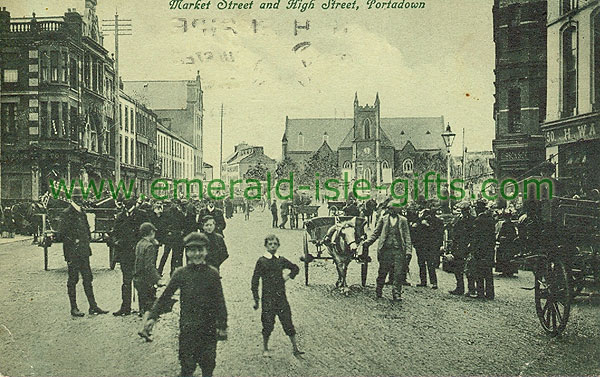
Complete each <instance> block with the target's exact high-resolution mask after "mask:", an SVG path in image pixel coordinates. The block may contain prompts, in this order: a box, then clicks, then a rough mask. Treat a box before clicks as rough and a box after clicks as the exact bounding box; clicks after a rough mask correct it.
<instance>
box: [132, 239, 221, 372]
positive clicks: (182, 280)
mask: <svg viewBox="0 0 600 377" xmlns="http://www.w3.org/2000/svg"><path fill="white" fill-rule="evenodd" d="M184 245H185V255H186V258H187V261H188V264H187V265H186V266H185V267H181V268H178V269H177V270H175V272H174V273H173V276H172V277H171V280H170V281H169V284H168V285H167V287H166V288H165V290H164V292H163V293H162V295H161V296H160V298H159V299H158V300H156V302H155V303H154V305H153V306H152V309H151V310H150V313H149V314H148V315H147V319H146V321H145V325H144V330H143V331H142V334H144V335H146V336H148V335H150V333H151V331H152V327H153V326H154V324H155V323H156V320H157V319H158V318H159V315H160V313H164V312H166V311H169V310H168V307H169V306H170V304H171V297H172V296H173V294H174V293H175V292H176V291H177V290H178V289H179V290H180V302H181V310H180V320H179V361H180V363H181V375H182V376H192V375H193V374H194V371H195V370H196V365H197V364H198V365H200V368H201V369H202V375H203V376H212V372H213V370H214V368H215V359H216V356H217V340H225V339H227V309H226V307H225V298H224V297H223V289H222V287H221V278H220V277H219V273H218V272H217V271H216V270H215V269H214V268H211V267H209V266H208V265H207V264H206V256H207V255H208V250H207V245H208V238H207V237H206V236H205V235H204V234H202V233H196V232H194V233H190V234H188V235H187V236H186V237H185V239H184ZM165 308H167V310H165ZM142 334H140V335H142ZM144 335H142V336H144Z"/></svg>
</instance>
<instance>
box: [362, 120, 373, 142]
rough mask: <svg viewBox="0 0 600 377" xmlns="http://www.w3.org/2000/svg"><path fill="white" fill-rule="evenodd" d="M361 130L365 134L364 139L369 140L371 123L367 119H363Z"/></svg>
mask: <svg viewBox="0 0 600 377" xmlns="http://www.w3.org/2000/svg"><path fill="white" fill-rule="evenodd" d="M363 130H364V132H365V139H370V138H371V121H369V119H365V121H364V122H363Z"/></svg>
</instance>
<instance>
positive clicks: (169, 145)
mask: <svg viewBox="0 0 600 377" xmlns="http://www.w3.org/2000/svg"><path fill="white" fill-rule="evenodd" d="M195 152H196V150H195V147H194V145H192V144H191V143H189V142H187V141H186V140H185V139H184V138H182V137H181V136H179V135H177V134H176V133H175V132H173V131H171V130H170V129H168V128H167V127H165V126H163V125H162V124H160V123H158V125H157V132H156V155H157V166H159V167H160V178H161V179H166V180H167V181H169V182H171V183H172V182H173V181H175V180H189V181H191V180H193V179H195V178H194V154H195ZM170 187H173V186H172V184H171V185H170ZM190 193H191V195H194V196H197V195H198V193H199V185H197V184H193V185H190Z"/></svg>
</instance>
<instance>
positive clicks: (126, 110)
mask: <svg viewBox="0 0 600 377" xmlns="http://www.w3.org/2000/svg"><path fill="white" fill-rule="evenodd" d="M125 131H126V132H129V108H128V107H127V106H125Z"/></svg>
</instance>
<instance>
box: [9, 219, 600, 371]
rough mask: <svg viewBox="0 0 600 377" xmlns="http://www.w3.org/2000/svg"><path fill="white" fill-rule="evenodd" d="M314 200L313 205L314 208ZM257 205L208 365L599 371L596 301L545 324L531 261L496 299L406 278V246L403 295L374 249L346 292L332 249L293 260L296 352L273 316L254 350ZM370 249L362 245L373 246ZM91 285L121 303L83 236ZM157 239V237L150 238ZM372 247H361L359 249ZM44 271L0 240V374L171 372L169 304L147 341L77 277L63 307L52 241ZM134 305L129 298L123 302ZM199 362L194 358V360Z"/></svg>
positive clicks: (231, 274) (174, 321) (228, 274)
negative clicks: (307, 263) (225, 330)
mask: <svg viewBox="0 0 600 377" xmlns="http://www.w3.org/2000/svg"><path fill="white" fill-rule="evenodd" d="M321 210H324V208H321ZM270 222H271V219H270V214H269V213H268V212H266V211H265V212H257V211H255V212H253V213H252V214H251V219H250V221H244V220H243V216H242V215H241V214H238V215H235V216H234V218H233V219H231V220H229V221H228V224H227V229H226V230H225V237H226V238H225V240H226V242H227V246H228V248H229V254H230V258H229V259H228V260H227V261H226V262H225V263H224V264H223V266H222V268H221V274H222V279H223V280H222V282H223V286H224V291H225V292H224V293H225V298H226V302H227V308H228V312H229V339H228V340H227V341H225V342H221V343H219V348H218V356H217V368H216V370H215V374H216V375H220V376H234V375H239V376H258V375H267V376H284V375H287V376H325V375H327V376H333V375H337V376H366V375H371V376H374V375H388V376H389V375H599V374H600V315H599V313H600V307H599V305H598V304H597V303H596V304H592V303H590V302H588V301H586V299H579V300H578V301H577V303H576V304H575V305H574V307H573V309H572V312H571V319H570V322H569V324H568V327H567V330H566V332H565V334H564V335H563V336H562V337H559V338H549V337H548V336H546V335H545V333H544V332H543V330H542V328H541V327H540V325H539V323H538V320H537V317H536V315H535V306H534V301H533V292H532V291H527V290H523V289H520V288H521V287H531V286H533V279H532V275H531V274H530V273H528V272H520V273H519V275H518V278H513V279H502V278H498V277H497V278H496V279H495V283H496V300H494V301H476V300H473V299H468V298H464V297H453V296H451V295H449V294H448V290H450V289H453V288H454V277H453V276H452V275H450V274H447V273H445V272H443V271H441V270H438V278H439V280H440V289H439V290H437V291H434V290H432V289H430V288H417V287H415V286H414V283H416V279H417V275H418V273H417V271H418V268H417V265H416V258H413V261H412V265H411V276H410V278H409V279H410V281H411V282H412V283H413V286H412V287H408V288H406V290H405V293H404V301H403V302H402V303H401V304H394V303H392V302H391V301H390V300H389V298H391V288H389V287H386V290H385V291H384V299H383V300H379V301H377V300H375V292H374V284H375V282H374V280H375V275H376V270H377V263H376V261H374V263H373V264H371V265H369V276H368V282H367V287H366V288H364V289H363V288H361V287H360V285H359V282H360V268H359V266H358V265H357V264H356V263H354V262H353V263H352V264H351V265H350V268H349V273H348V283H349V284H350V285H351V292H350V294H349V296H348V297H346V296H344V295H342V294H340V293H339V292H337V291H335V290H334V289H333V286H334V282H335V279H336V273H335V269H334V266H333V264H332V263H330V262H323V261H317V262H313V263H312V264H311V268H310V285H309V286H305V285H304V281H303V280H304V279H303V274H304V271H303V267H302V266H301V272H300V275H298V277H297V278H296V279H295V280H291V281H289V282H288V283H287V289H288V298H289V300H290V304H291V307H292V311H293V319H294V322H295V325H296V328H297V330H298V339H299V343H300V347H301V348H302V349H303V350H304V351H306V355H305V358H304V360H299V359H296V358H294V357H293V356H292V353H291V347H290V345H289V341H288V339H287V337H286V336H285V335H284V333H283V331H282V330H281V327H280V326H279V325H276V329H275V331H274V333H273V336H272V340H271V348H272V350H273V357H272V358H270V359H264V358H262V357H261V335H260V330H261V323H260V312H259V311H254V310H253V309H252V305H253V301H252V295H251V292H250V278H251V274H252V269H253V267H254V263H255V261H256V259H257V258H258V257H259V256H260V255H261V254H262V253H263V246H262V244H263V238H264V236H265V235H266V234H267V233H270V232H271V231H272V230H271V228H270ZM273 232H274V233H275V234H277V235H278V236H279V237H280V239H281V241H282V246H281V248H280V251H279V252H280V254H281V255H283V256H285V257H287V258H288V259H290V260H292V261H293V262H295V263H298V264H300V261H299V256H300V255H301V253H302V234H303V232H302V231H301V230H279V229H277V230H273ZM372 249H374V247H373V248H372ZM93 252H94V254H93V256H92V269H93V272H94V289H95V292H96V298H97V300H98V303H99V305H100V306H101V307H102V308H104V309H106V310H111V312H112V311H115V310H117V309H118V308H119V305H120V292H121V291H120V279H121V273H120V271H119V267H118V266H117V268H116V269H115V270H114V271H113V270H110V269H108V267H107V266H108V256H107V248H106V246H105V245H103V244H95V245H94V248H93ZM161 252H162V248H161ZM371 254H373V253H371ZM49 268H50V270H49V271H44V270H43V252H42V249H41V248H39V247H37V246H34V245H31V242H30V241H22V242H15V243H10V244H5V245H2V246H0V276H1V278H0V281H1V288H0V308H1V309H0V374H2V375H6V376H17V375H27V376H48V375H53V376H75V375H79V376H158V375H171V376H172V375H177V373H178V372H179V363H178V360H177V332H178V315H177V313H178V310H179V306H178V304H176V306H175V309H174V312H173V313H169V314H166V315H164V316H163V317H162V319H161V320H160V321H159V322H158V323H157V325H156V326H155V329H154V342H152V343H145V342H143V341H142V340H141V339H140V338H139V337H138V336H137V331H138V330H139V329H140V324H141V320H140V319H139V318H138V317H137V316H129V317H118V318H115V317H114V316H112V315H110V314H108V315H102V316H89V315H87V303H86V302H85V295H84V294H83V289H82V287H81V284H79V285H78V302H79V306H80V308H81V310H83V311H85V312H86V316H85V317H84V318H72V317H71V316H70V315H69V304H68V299H67V294H66V286H65V284H66V278H67V277H66V264H65V262H64V260H63V257H62V245H61V244H55V245H53V246H52V248H51V249H50V264H49ZM134 305H135V307H137V302H136V303H135V304H134ZM196 373H197V374H199V373H200V372H199V371H197V372H196Z"/></svg>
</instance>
